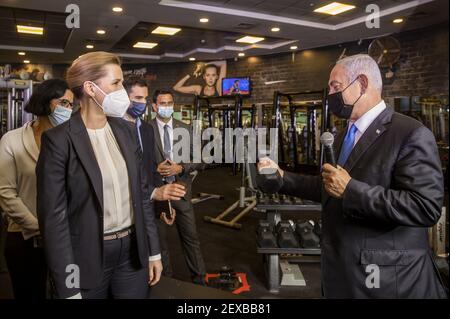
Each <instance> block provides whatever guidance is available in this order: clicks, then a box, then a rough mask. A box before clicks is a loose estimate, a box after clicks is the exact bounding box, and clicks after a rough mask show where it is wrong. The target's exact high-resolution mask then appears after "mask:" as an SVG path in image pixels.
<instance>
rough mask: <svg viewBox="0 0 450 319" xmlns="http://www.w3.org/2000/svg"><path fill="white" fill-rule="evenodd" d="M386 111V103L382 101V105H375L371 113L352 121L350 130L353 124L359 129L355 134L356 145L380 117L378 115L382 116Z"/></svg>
mask: <svg viewBox="0 0 450 319" xmlns="http://www.w3.org/2000/svg"><path fill="white" fill-rule="evenodd" d="M385 109H386V103H384V100H381V102H380V103H378V104H377V105H375V106H374V107H373V108H371V109H370V110H369V111H367V112H366V113H364V114H363V116H361V117H360V118H359V119H358V120H356V121H354V122H353V121H350V123H349V124H350V125H349V126H348V129H350V127H351V126H352V125H351V124H354V125H355V126H356V128H357V129H358V130H357V131H356V134H355V144H353V146H355V145H356V143H357V142H358V141H359V139H360V138H361V136H362V135H363V134H364V132H365V131H366V130H367V128H368V127H369V126H370V124H372V123H373V121H375V119H376V118H377V117H378V115H380V114H381V112H383V111H384V110H385Z"/></svg>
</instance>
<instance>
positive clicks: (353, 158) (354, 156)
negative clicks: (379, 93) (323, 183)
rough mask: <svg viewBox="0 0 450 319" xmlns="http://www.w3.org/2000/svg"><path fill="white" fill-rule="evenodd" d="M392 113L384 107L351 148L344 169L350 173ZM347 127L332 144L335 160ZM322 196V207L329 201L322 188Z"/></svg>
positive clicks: (328, 196) (381, 132)
mask: <svg viewBox="0 0 450 319" xmlns="http://www.w3.org/2000/svg"><path fill="white" fill-rule="evenodd" d="M393 113H394V111H393V110H392V108H390V107H386V109H385V110H384V111H383V112H381V114H380V115H378V117H377V118H376V119H375V121H373V122H372V124H370V126H369V127H368V128H367V130H366V131H365V132H364V134H363V135H362V136H361V138H360V139H359V141H358V143H356V145H355V147H354V148H353V150H352V152H351V153H350V155H349V157H348V159H347V162H346V163H345V165H344V169H345V170H346V171H347V172H349V173H350V171H351V170H352V168H353V167H354V166H355V164H356V163H357V161H358V159H359V158H360V157H361V156H362V155H363V154H364V153H365V152H366V151H367V150H368V149H369V147H370V146H371V145H372V144H373V143H374V142H375V141H376V140H377V138H378V137H380V136H381V135H382V134H383V133H384V132H385V131H386V130H387V128H386V127H385V125H384V124H386V123H389V122H390V121H391V118H392V114H393ZM347 129H348V126H346V127H345V129H344V130H343V131H342V132H340V133H339V134H338V136H337V137H336V142H335V143H334V145H335V146H334V152H335V153H334V154H335V155H336V159H337V158H338V157H339V154H340V151H341V148H342V144H343V143H344V138H345V135H346V134H347ZM322 195H323V197H322V198H323V201H322V202H323V206H325V205H326V204H327V203H328V200H329V199H330V197H331V196H330V195H328V193H327V192H326V191H325V188H324V187H322Z"/></svg>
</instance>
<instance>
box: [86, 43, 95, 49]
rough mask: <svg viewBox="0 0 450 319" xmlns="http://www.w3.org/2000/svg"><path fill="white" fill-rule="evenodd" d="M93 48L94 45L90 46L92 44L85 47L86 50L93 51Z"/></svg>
mask: <svg viewBox="0 0 450 319" xmlns="http://www.w3.org/2000/svg"><path fill="white" fill-rule="evenodd" d="M93 48H94V45H92V44H87V45H86V49H93Z"/></svg>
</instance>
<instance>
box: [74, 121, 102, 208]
mask: <svg viewBox="0 0 450 319" xmlns="http://www.w3.org/2000/svg"><path fill="white" fill-rule="evenodd" d="M69 121H70V122H69V126H70V131H69V135H70V138H71V140H72V144H73V146H74V148H75V152H76V153H77V155H78V158H79V159H80V161H81V164H82V165H83V167H84V169H85V170H86V173H87V174H88V176H89V179H90V181H91V183H92V186H93V188H94V191H95V194H96V195H97V199H98V201H99V203H100V206H101V208H102V211H103V181H102V174H101V171H100V168H99V166H98V163H97V159H96V158H95V153H94V149H93V148H92V144H91V141H90V139H89V135H88V133H87V130H86V127H85V125H84V123H83V120H82V119H81V114H80V112H77V113H75V114H74V115H73V116H72V117H71V118H70V120H69Z"/></svg>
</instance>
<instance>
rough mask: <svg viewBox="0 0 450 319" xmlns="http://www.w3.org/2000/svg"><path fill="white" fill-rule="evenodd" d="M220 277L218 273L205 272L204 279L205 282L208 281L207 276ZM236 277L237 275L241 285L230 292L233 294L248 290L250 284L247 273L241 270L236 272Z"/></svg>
mask: <svg viewBox="0 0 450 319" xmlns="http://www.w3.org/2000/svg"><path fill="white" fill-rule="evenodd" d="M217 277H220V274H206V276H205V281H206V283H209V278H217ZM236 277H238V278H239V279H240V280H241V283H242V286H241V287H239V288H237V289H235V290H233V291H232V293H233V294H235V295H239V294H240V293H242V292H245V291H250V285H249V284H248V281H247V275H246V274H245V273H243V272H237V273H236Z"/></svg>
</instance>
